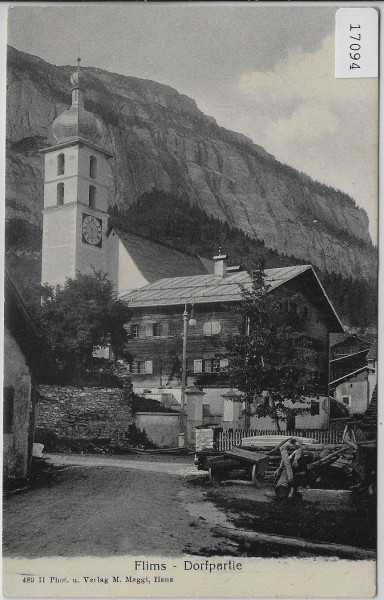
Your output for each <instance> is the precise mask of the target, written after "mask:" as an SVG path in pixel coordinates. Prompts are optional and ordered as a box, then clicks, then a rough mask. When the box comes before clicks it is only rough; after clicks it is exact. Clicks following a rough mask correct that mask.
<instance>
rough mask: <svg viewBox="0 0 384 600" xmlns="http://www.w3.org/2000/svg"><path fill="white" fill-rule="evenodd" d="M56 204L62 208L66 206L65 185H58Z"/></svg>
mask: <svg viewBox="0 0 384 600" xmlns="http://www.w3.org/2000/svg"><path fill="white" fill-rule="evenodd" d="M56 202H57V206H62V205H63V204H64V183H58V184H57V188H56Z"/></svg>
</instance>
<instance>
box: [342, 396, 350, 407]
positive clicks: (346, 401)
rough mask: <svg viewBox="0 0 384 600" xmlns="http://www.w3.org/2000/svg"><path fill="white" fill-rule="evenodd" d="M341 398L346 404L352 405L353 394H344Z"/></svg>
mask: <svg viewBox="0 0 384 600" xmlns="http://www.w3.org/2000/svg"><path fill="white" fill-rule="evenodd" d="M341 400H342V403H343V404H345V406H351V396H343V397H342V399H341Z"/></svg>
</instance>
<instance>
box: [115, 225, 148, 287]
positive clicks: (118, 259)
mask: <svg viewBox="0 0 384 600" xmlns="http://www.w3.org/2000/svg"><path fill="white" fill-rule="evenodd" d="M108 276H109V278H110V279H111V281H112V282H113V283H114V285H115V289H116V290H117V292H118V294H119V295H120V296H122V295H124V294H126V293H127V292H128V291H129V290H135V289H138V288H141V287H143V286H145V285H148V283H149V281H148V280H147V279H145V277H143V275H142V274H141V272H140V270H139V269H138V267H137V265H136V263H135V262H134V261H133V260H132V257H131V256H130V254H129V253H128V252H127V250H126V248H125V246H124V244H123V243H122V242H121V240H120V239H119V237H118V235H117V234H116V233H115V232H114V231H113V230H112V231H111V233H110V234H109V236H108Z"/></svg>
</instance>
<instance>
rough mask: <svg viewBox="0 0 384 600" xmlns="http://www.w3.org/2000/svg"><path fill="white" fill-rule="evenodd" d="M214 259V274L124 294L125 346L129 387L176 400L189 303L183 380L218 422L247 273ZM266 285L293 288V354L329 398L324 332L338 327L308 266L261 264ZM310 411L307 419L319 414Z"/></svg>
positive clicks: (211, 419) (162, 282) (176, 279)
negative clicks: (301, 344)
mask: <svg viewBox="0 0 384 600" xmlns="http://www.w3.org/2000/svg"><path fill="white" fill-rule="evenodd" d="M218 259H219V260H216V263H215V272H214V273H211V274H206V275H200V276H187V277H173V278H165V279H160V280H158V281H155V282H154V283H152V284H150V285H147V286H145V287H142V288H140V289H138V290H136V291H132V292H130V293H128V294H127V295H125V296H123V298H124V299H125V300H127V301H128V302H129V305H130V307H131V310H132V318H131V322H130V323H129V325H128V326H127V327H128V331H129V336H130V337H129V341H128V345H127V349H128V351H129V353H130V356H131V359H130V369H131V372H132V379H133V385H134V389H135V390H136V391H138V392H141V393H145V394H147V395H149V396H152V397H155V398H157V399H159V400H162V398H163V397H165V396H167V397H169V396H170V395H173V397H174V398H175V399H176V400H177V401H178V402H179V401H180V393H181V392H180V387H181V373H182V344H183V319H182V313H183V311H184V308H185V303H186V302H187V308H188V311H189V313H190V312H191V308H192V305H193V317H194V321H195V326H194V327H189V328H188V342H187V385H196V386H198V387H200V388H202V389H203V390H204V393H205V398H204V417H205V419H204V422H205V423H219V424H221V423H222V419H223V415H224V412H225V411H224V403H225V400H224V399H223V397H222V396H223V394H225V392H227V391H228V389H229V388H230V387H231V382H230V381H229V376H228V364H229V363H228V361H229V359H230V358H229V354H230V352H229V350H228V347H227V340H228V337H229V336H231V335H232V334H237V333H238V332H239V325H240V323H239V315H238V314H237V313H236V312H235V311H234V310H233V308H234V307H235V306H236V305H238V303H239V302H240V301H241V300H242V295H241V287H240V286H242V285H243V286H249V285H250V277H249V275H248V273H247V272H245V271H241V270H239V269H237V270H233V269H231V268H227V265H226V259H227V257H226V256H225V255H224V256H220V257H218ZM266 283H267V284H268V285H269V286H270V293H273V294H276V295H277V296H278V297H279V295H282V294H283V292H284V291H285V292H286V291H288V290H289V291H290V292H292V296H294V298H295V301H294V302H291V303H290V304H289V305H284V306H282V310H288V311H291V312H295V313H296V314H297V316H298V320H299V321H300V328H301V329H300V330H301V331H302V332H303V337H304V339H305V348H298V349H297V360H298V361H300V360H303V361H305V364H306V365H308V361H309V363H310V367H311V369H312V371H313V377H314V380H315V381H316V382H317V383H318V390H319V394H321V395H322V396H324V397H325V396H327V395H328V391H327V385H328V364H329V353H328V351H329V334H330V332H341V331H342V325H341V323H340V321H339V319H338V317H337V315H336V313H335V311H334V309H333V307H332V305H331V304H330V302H329V299H328V298H327V296H326V294H325V292H324V289H323V288H322V286H321V284H320V282H319V280H318V278H317V276H316V274H315V272H314V270H313V269H312V267H311V266H310V265H300V266H293V267H284V268H276V269H266ZM232 404H233V403H232ZM316 412H317V411H315V414H314V415H312V416H313V417H315V416H319V413H317V415H316ZM319 412H320V411H319ZM237 418H238V416H237V417H236V419H237ZM324 419H325V417H324V418H323V419H322V422H321V423H320V420H321V419H319V418H318V419H317V420H316V419H312V421H311V422H309V423H308V422H306V423H305V424H304V425H303V426H305V427H309V426H310V425H311V423H312V424H313V427H314V428H316V427H318V428H320V426H323V425H324ZM233 420H234V419H232V420H231V419H230V418H228V421H229V422H232V421H233ZM316 423H317V424H316ZM240 424H241V423H238V425H240ZM232 425H233V426H234V423H232Z"/></svg>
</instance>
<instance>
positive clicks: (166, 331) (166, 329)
mask: <svg viewBox="0 0 384 600" xmlns="http://www.w3.org/2000/svg"><path fill="white" fill-rule="evenodd" d="M170 333H171V323H170V321H164V322H163V323H162V334H163V335H170Z"/></svg>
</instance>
